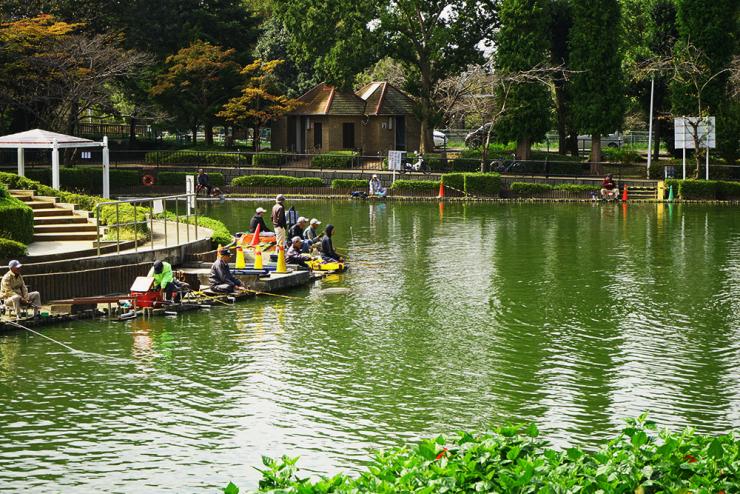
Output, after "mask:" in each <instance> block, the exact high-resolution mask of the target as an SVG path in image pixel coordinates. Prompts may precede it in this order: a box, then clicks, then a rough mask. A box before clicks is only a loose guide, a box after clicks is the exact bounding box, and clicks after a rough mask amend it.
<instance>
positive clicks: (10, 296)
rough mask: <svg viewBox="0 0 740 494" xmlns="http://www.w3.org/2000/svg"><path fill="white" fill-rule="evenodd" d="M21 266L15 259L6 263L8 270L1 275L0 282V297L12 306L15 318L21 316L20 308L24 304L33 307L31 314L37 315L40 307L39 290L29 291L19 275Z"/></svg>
mask: <svg viewBox="0 0 740 494" xmlns="http://www.w3.org/2000/svg"><path fill="white" fill-rule="evenodd" d="M21 267H23V265H22V264H21V263H20V262H19V261H16V260H12V261H10V263H8V268H10V269H9V271H8V272H7V273H5V275H4V276H3V279H2V282H0V298H2V299H3V300H4V301H5V305H8V306H11V307H13V310H15V318H16V319H20V318H21V308H22V307H23V306H24V305H30V306H31V307H33V316H34V317H38V315H39V309H40V308H41V295H40V294H39V292H30V293H29V291H28V287H27V286H26V283H25V282H24V281H23V276H21Z"/></svg>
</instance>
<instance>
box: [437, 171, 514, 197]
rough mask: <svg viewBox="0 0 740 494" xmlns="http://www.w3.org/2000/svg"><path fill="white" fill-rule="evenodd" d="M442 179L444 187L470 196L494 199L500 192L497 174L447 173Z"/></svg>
mask: <svg viewBox="0 0 740 494" xmlns="http://www.w3.org/2000/svg"><path fill="white" fill-rule="evenodd" d="M442 179H443V181H444V183H445V185H449V186H450V187H452V188H454V189H457V190H459V191H462V192H465V193H467V194H471V195H480V196H488V197H494V196H497V195H498V194H499V191H500V190H501V175H499V174H498V173H447V174H445V175H443V177H442Z"/></svg>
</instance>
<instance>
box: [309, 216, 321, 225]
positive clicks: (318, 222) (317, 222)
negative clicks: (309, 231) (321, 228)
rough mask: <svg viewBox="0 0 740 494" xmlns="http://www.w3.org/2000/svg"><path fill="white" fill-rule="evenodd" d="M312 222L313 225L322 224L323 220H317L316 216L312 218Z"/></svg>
mask: <svg viewBox="0 0 740 494" xmlns="http://www.w3.org/2000/svg"><path fill="white" fill-rule="evenodd" d="M311 224H312V225H320V224H321V222H320V221H319V220H317V219H316V218H314V219H312V220H311Z"/></svg>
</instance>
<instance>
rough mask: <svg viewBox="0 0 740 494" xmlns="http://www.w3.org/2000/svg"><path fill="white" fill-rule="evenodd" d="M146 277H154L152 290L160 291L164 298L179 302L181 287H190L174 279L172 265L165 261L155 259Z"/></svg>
mask: <svg viewBox="0 0 740 494" xmlns="http://www.w3.org/2000/svg"><path fill="white" fill-rule="evenodd" d="M147 277H149V278H154V284H153V285H152V290H159V291H161V292H162V295H164V298H165V300H172V301H173V302H179V301H180V292H181V291H182V290H183V289H186V288H190V286H188V284H187V283H181V282H179V281H177V280H176V279H175V274H174V273H173V271H172V265H171V264H170V263H168V262H165V261H155V262H154V264H153V265H152V268H151V269H150V270H149V274H147Z"/></svg>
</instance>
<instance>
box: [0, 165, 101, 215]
mask: <svg viewBox="0 0 740 494" xmlns="http://www.w3.org/2000/svg"><path fill="white" fill-rule="evenodd" d="M0 183H2V184H5V185H6V186H7V187H8V188H9V189H23V190H33V191H36V192H37V193H38V194H40V195H42V196H50V197H58V198H60V199H61V200H62V202H68V203H70V204H77V205H78V206H79V207H80V208H82V209H85V210H87V211H94V210H95V206H96V205H97V204H98V203H99V202H104V201H106V199H103V198H102V197H98V196H91V195H83V194H74V193H72V192H65V191H63V190H56V189H52V188H51V187H49V186H47V185H44V184H41V183H39V182H36V181H34V180H29V179H28V178H25V177H19V176H18V175H16V174H15V173H5V172H0Z"/></svg>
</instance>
